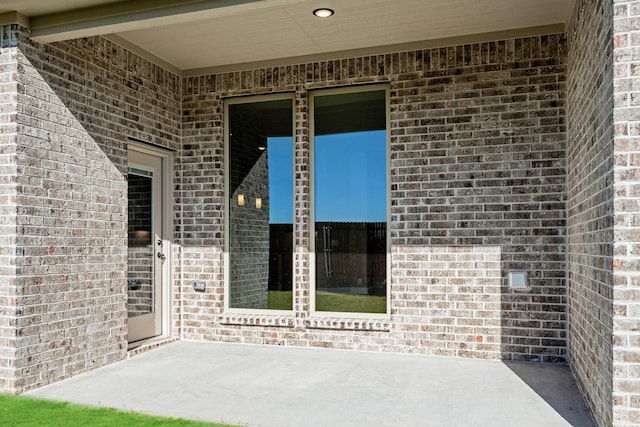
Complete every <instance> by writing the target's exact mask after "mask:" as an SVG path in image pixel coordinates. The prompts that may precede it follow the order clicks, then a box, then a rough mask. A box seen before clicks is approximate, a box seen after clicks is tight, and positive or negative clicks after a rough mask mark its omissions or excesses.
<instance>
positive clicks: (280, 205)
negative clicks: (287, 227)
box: [267, 137, 293, 224]
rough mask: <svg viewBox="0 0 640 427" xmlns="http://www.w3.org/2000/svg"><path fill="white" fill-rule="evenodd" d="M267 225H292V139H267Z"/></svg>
mask: <svg viewBox="0 0 640 427" xmlns="http://www.w3.org/2000/svg"><path fill="white" fill-rule="evenodd" d="M267 147H268V148H267V150H268V159H269V223H270V224H293V138H291V137H282V138H269V140H268V141H267Z"/></svg>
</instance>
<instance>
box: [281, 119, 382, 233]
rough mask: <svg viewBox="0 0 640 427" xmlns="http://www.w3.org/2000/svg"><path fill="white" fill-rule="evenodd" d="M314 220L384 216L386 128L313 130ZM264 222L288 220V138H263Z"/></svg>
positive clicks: (290, 189) (290, 204) (290, 177)
mask: <svg viewBox="0 0 640 427" xmlns="http://www.w3.org/2000/svg"><path fill="white" fill-rule="evenodd" d="M314 145H315V148H314V156H315V159H314V160H315V163H314V168H315V189H314V190H315V221H317V222H325V221H344V222H385V221H386V220H387V191H386V190H387V173H386V171H387V152H386V131H384V130H381V131H370V132H353V133H347V134H336V135H322V136H316V137H315V141H314ZM268 146H269V196H270V203H269V207H270V209H269V222H270V223H272V224H278V223H280V224H282V223H287V224H291V223H293V144H292V139H291V138H270V139H269V143H268Z"/></svg>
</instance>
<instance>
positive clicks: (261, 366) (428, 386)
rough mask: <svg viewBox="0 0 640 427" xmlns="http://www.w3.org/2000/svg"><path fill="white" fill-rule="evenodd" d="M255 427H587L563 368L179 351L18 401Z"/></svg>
mask: <svg viewBox="0 0 640 427" xmlns="http://www.w3.org/2000/svg"><path fill="white" fill-rule="evenodd" d="M26 395H29V396H33V397H40V398H46V399H52V400H60V401H68V402H74V403H80V404H86V405H92V406H102V407H110V408H117V409H124V410H130V411H135V412H143V413H149V414H157V415H167V416H172V417H181V418H188V419H194V420H204V421H214V422H227V423H233V424H239V425H248V426H256V427H257V426H260V427H289V426H291V427H294V426H295V427H301V426H304V427H314V426H322V427H325V426H331V427H340V426H345V427H346V426H349V427H359V426H363V427H364V426H366V427H371V426H394V427H397V426H429V427H437V426H447V427H451V426H492V427H495V426H505V427H507V426H508V427H512V426H514V425H518V426H519V427H526V426H532V427H533V426H536V427H538V426H545V427H553V426H580V427H588V426H594V425H595V424H594V423H593V421H592V418H591V415H590V413H589V409H588V408H587V406H586V404H585V402H584V400H583V398H582V396H581V395H580V393H579V391H578V389H577V387H576V385H575V383H574V380H573V377H572V376H571V373H570V371H569V369H568V368H567V367H565V366H556V365H539V364H527V363H503V362H499V361H486V360H476V359H457V358H456V359H453V358H439V357H430V356H422V355H404V354H391V353H366V352H354V351H340V350H326V349H310V348H292V347H286V348H284V347H276V346H257V345H241V344H226V343H202V342H188V341H179V342H174V343H170V344H167V345H164V346H162V347H159V348H157V349H155V350H153V351H149V352H146V353H143V354H140V355H138V356H135V357H133V358H131V359H128V360H125V361H122V362H118V363H115V364H112V365H109V366H107V367H104V368H101V369H98V370H95V371H93V372H89V373H86V374H82V375H79V376H77V377H74V378H71V379H68V380H65V381H61V382H58V383H55V384H51V385H49V386H45V387H42V388H39V389H36V390H33V391H30V392H28V393H26Z"/></svg>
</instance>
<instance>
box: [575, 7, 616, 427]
mask: <svg viewBox="0 0 640 427" xmlns="http://www.w3.org/2000/svg"><path fill="white" fill-rule="evenodd" d="M611 18H612V17H611V8H610V5H609V4H607V2H606V1H598V0H593V1H588V0H587V1H581V2H578V4H577V5H576V8H575V13H574V16H573V18H572V21H571V23H570V25H569V27H568V38H569V72H568V76H569V83H568V100H567V132H568V133H567V140H568V148H567V159H568V167H567V192H568V205H567V210H568V217H567V222H568V257H569V259H568V261H569V262H568V297H569V319H570V321H569V334H570V349H571V367H572V370H573V372H574V374H575V376H576V379H577V381H578V384H579V385H580V387H581V389H582V391H583V393H584V394H585V397H586V399H587V401H588V402H589V405H590V406H591V408H592V410H593V412H594V415H595V417H596V419H597V420H598V422H599V423H600V424H601V425H609V424H611V405H612V402H611V392H612V382H611V378H612V376H613V372H612V364H611V345H612V343H611V336H612V315H613V312H612V310H613V306H612V292H613V276H612V273H611V265H612V264H611V262H612V256H613V248H612V245H611V241H612V240H613V221H612V208H613V206H612V203H613V191H612V188H613V187H612V182H613V145H612V139H613V122H612V117H611V111H612V109H613V98H612V93H613V92H612V73H611V63H612V43H611Z"/></svg>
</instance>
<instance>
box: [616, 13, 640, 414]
mask: <svg viewBox="0 0 640 427" xmlns="http://www.w3.org/2000/svg"><path fill="white" fill-rule="evenodd" d="M613 6H614V19H613V36H614V50H613V75H614V80H613V97H614V102H615V105H614V109H613V121H614V133H615V174H614V193H615V198H616V201H615V207H614V210H615V212H614V214H615V233H614V260H613V275H614V287H613V373H614V376H613V425H616V426H618V425H619V426H623V425H624V426H632V425H633V426H640V244H639V242H640V185H639V184H638V183H639V182H640V1H622V0H614V2H613Z"/></svg>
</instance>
